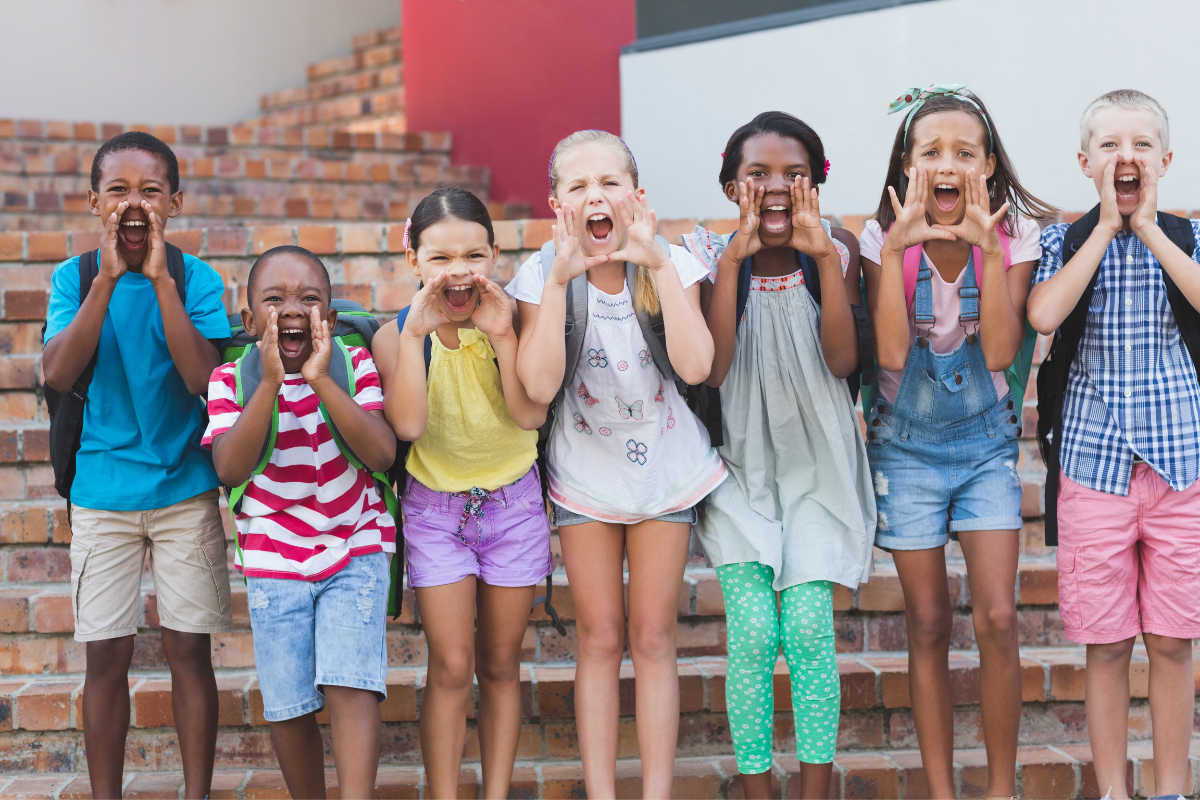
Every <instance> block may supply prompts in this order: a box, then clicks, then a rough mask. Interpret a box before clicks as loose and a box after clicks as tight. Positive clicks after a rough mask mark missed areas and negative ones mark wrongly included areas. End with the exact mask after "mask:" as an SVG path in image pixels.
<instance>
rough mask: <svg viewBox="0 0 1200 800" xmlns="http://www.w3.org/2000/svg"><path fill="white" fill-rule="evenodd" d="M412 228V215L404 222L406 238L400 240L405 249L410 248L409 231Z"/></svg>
mask: <svg viewBox="0 0 1200 800" xmlns="http://www.w3.org/2000/svg"><path fill="white" fill-rule="evenodd" d="M410 230H412V217H409V218H408V219H407V220H406V221H405V223H404V238H403V239H401V240H400V246H401V247H403V248H404V249H405V250H407V249H408V243H409V240H408V232H409V231H410Z"/></svg>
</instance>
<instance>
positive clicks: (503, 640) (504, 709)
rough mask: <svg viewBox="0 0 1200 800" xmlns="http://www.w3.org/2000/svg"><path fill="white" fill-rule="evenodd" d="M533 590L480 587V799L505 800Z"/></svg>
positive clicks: (517, 725) (477, 633) (477, 656)
mask: <svg viewBox="0 0 1200 800" xmlns="http://www.w3.org/2000/svg"><path fill="white" fill-rule="evenodd" d="M535 589H536V587H534V586H523V587H516V588H513V587H508V586H489V585H488V584H486V583H479V584H478V593H479V596H478V600H477V601H476V613H477V614H478V620H479V621H478V624H477V625H476V631H475V675H476V677H477V678H478V679H479V714H478V720H479V750H480V755H481V759H482V761H483V796H484V797H485V798H505V797H508V788H509V784H511V783H512V770H513V762H514V761H515V760H516V758H517V742H518V740H519V739H520V736H521V642H522V640H523V639H524V638H525V628H526V627H527V626H528V624H529V612H530V607H531V605H532V604H533V595H534V591H535Z"/></svg>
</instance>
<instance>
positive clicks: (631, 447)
mask: <svg viewBox="0 0 1200 800" xmlns="http://www.w3.org/2000/svg"><path fill="white" fill-rule="evenodd" d="M625 447H626V449H627V450H628V451H629V452H627V453H626V454H625V456H626V457H627V458H628V459H629V460H630V461H632V462H633V463H634V464H637V465H638V466H644V465H645V464H646V445H644V444H642V443H641V442H635V441H634V440H633V439H630V440H629V441H627V442H625Z"/></svg>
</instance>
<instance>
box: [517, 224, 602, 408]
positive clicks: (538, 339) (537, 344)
mask: <svg viewBox="0 0 1200 800" xmlns="http://www.w3.org/2000/svg"><path fill="white" fill-rule="evenodd" d="M554 214H555V216H557V217H558V223H557V224H556V225H554V226H553V227H552V228H551V230H552V232H553V234H554V253H555V255H554V263H553V264H542V270H543V271H544V272H545V273H546V281H545V285H544V286H543V287H542V297H541V303H540V304H538V305H535V304H533V303H527V302H525V301H523V300H522V301H518V302H517V308H518V309H519V311H520V314H521V334H522V335H521V338H520V341H519V343H518V345H517V377H519V378H520V380H521V384H522V386H524V387H525V391H526V392H527V393H528V395H529V398H530V400H531V401H532V402H534V403H538V404H545V405H549V404H550V403H552V402H553V401H554V397H555V395H557V394H558V390H559V388H561V387H562V382H563V376H564V375H565V374H566V371H567V366H566V362H567V343H566V337H565V336H563V328H564V326H565V325H566V321H567V284H569V283H570V282H571V281H572V280H573V279H574V278H576V277H578V276H579V275H582V274H583V273H584V272H586V271H587V270H588V268H589V267H592V266H595V265H596V264H603V263H604V262H606V261H608V258H607V257H606V256H597V257H588V256H585V255H584V254H583V250H582V249H581V247H580V245H579V235H578V230H579V222H578V220H577V219H576V218H575V212H574V211H573V210H571V209H566V211H565V212H564V210H563V209H562V208H557V209H555V210H554Z"/></svg>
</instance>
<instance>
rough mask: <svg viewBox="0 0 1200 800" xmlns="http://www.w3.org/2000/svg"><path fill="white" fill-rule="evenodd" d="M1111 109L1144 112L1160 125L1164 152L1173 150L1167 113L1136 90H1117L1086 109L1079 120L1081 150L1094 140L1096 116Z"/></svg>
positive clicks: (1102, 96) (1155, 101)
mask: <svg viewBox="0 0 1200 800" xmlns="http://www.w3.org/2000/svg"><path fill="white" fill-rule="evenodd" d="M1110 108H1122V109H1125V110H1126V111H1144V112H1146V113H1147V114H1149V115H1151V116H1152V117H1154V121H1155V122H1156V123H1157V124H1158V135H1159V138H1161V139H1162V143H1163V150H1164V151H1167V150H1170V149H1171V132H1170V127H1169V125H1168V123H1167V112H1166V111H1165V110H1164V109H1163V107H1162V106H1161V105H1159V103H1158V101H1157V100H1155V99H1154V98H1153V97H1151V96H1150V95H1148V94H1146V93H1144V92H1139V91H1137V90H1136V89H1117V90H1116V91H1114V92H1107V93H1106V94H1102V95H1100V96H1099V97H1097V98H1096V99H1095V100H1093V101H1092V102H1091V105H1089V106H1088V107H1087V108H1086V109H1084V112H1083V116H1082V117H1080V119H1079V149H1080V150H1087V146H1088V141H1089V140H1090V139H1091V138H1092V124H1093V123H1094V122H1095V120H1096V115H1097V114H1099V113H1100V112H1101V111H1107V110H1108V109H1110Z"/></svg>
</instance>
